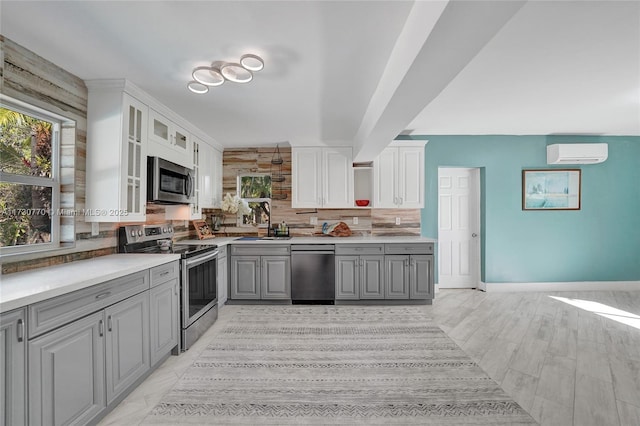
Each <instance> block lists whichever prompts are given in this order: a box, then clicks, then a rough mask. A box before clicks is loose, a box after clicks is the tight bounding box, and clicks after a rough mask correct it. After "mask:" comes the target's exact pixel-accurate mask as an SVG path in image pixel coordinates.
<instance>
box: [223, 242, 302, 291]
mask: <svg viewBox="0 0 640 426" xmlns="http://www.w3.org/2000/svg"><path fill="white" fill-rule="evenodd" d="M290 252H291V247H290V246H288V245H286V246H284V245H262V246H257V245H232V246H231V262H230V265H231V271H230V272H231V274H230V281H229V287H230V294H229V296H230V298H231V299H236V300H290V299H291V255H290Z"/></svg>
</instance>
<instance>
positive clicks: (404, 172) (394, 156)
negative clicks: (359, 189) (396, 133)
mask: <svg viewBox="0 0 640 426" xmlns="http://www.w3.org/2000/svg"><path fill="white" fill-rule="evenodd" d="M393 145H394V146H392V147H388V148H385V149H384V150H383V151H382V152H381V153H380V155H379V156H378V157H377V158H376V159H375V160H374V162H373V194H374V195H373V197H374V199H373V207H375V208H403V209H418V208H423V207H424V142H419V143H415V142H413V143H403V144H400V143H394V144H393Z"/></svg>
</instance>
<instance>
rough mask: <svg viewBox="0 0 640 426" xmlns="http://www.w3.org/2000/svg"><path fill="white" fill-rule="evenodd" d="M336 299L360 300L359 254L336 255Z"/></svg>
mask: <svg viewBox="0 0 640 426" xmlns="http://www.w3.org/2000/svg"><path fill="white" fill-rule="evenodd" d="M336 300H360V256H336Z"/></svg>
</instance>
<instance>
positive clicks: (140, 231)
mask: <svg viewBox="0 0 640 426" xmlns="http://www.w3.org/2000/svg"><path fill="white" fill-rule="evenodd" d="M138 236H139V237H142V229H140V230H138Z"/></svg>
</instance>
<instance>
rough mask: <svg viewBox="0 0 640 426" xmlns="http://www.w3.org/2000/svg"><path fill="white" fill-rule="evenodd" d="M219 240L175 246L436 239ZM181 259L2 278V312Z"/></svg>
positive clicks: (145, 258) (133, 259)
mask: <svg viewBox="0 0 640 426" xmlns="http://www.w3.org/2000/svg"><path fill="white" fill-rule="evenodd" d="M238 238H240V237H216V238H211V239H206V240H181V241H178V242H177V243H176V244H211V245H218V246H224V245H228V244H231V243H233V244H261V245H262V244H385V243H386V244H410V243H434V242H436V240H435V239H433V238H426V237H417V236H404V237H403V236H390V237H360V236H358V237H322V236H318V237H293V238H291V239H289V240H249V241H239V240H238ZM178 259H180V256H179V255H177V254H153V255H149V254H113V255H109V256H101V257H96V258H94V259H88V260H79V261H75V262H70V263H65V264H62V265H55V266H50V267H46V268H38V269H33V270H30V271H25V272H16V273H13V274H8V275H2V276H0V312H7V311H10V310H13V309H17V308H21V307H23V306H27V305H29V304H32V303H37V302H40V301H43V300H46V299H50V298H52V297H56V296H60V295H62V294H66V293H70V292H72V291H76V290H81V289H83V288H86V287H90V286H92V285H95V284H100V283H103V282H106V281H109V280H112V279H115V278H120V277H123V276H125V275H129V274H133V273H135V272H138V271H142V270H144V269H148V268H153V267H154V266H158V265H162V264H164V263H168V262H171V261H173V260H178Z"/></svg>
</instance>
